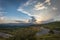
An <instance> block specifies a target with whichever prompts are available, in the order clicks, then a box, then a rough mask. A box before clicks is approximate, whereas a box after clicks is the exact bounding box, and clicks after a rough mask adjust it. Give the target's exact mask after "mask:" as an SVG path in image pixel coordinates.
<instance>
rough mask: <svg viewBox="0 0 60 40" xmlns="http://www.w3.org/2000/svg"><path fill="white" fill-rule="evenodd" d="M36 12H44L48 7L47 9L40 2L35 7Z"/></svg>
mask: <svg viewBox="0 0 60 40" xmlns="http://www.w3.org/2000/svg"><path fill="white" fill-rule="evenodd" d="M34 9H35V10H43V9H47V7H45V6H44V5H43V4H42V3H40V2H38V3H37V4H36V5H35V6H34Z"/></svg>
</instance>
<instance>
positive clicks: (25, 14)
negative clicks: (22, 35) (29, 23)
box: [0, 0, 60, 21]
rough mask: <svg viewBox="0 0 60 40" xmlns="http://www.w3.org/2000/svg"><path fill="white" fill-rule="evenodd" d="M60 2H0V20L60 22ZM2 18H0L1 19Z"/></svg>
mask: <svg viewBox="0 0 60 40" xmlns="http://www.w3.org/2000/svg"><path fill="white" fill-rule="evenodd" d="M59 1H60V0H0V19H3V20H4V18H5V19H7V20H8V19H9V20H20V19H21V20H26V19H27V20H29V19H30V18H31V16H34V17H35V18H36V20H37V21H45V20H50V19H54V20H60V19H59V17H60V5H59V4H60V2H59ZM1 16H2V17H1Z"/></svg>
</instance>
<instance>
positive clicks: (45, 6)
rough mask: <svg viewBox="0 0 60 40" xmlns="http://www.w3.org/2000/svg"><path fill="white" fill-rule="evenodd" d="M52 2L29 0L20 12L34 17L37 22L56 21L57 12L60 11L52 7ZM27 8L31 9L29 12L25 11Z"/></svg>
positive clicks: (47, 0)
mask: <svg viewBox="0 0 60 40" xmlns="http://www.w3.org/2000/svg"><path fill="white" fill-rule="evenodd" d="M51 1H52V0H45V1H44V2H41V1H39V0H35V1H34V0H28V1H27V2H26V3H24V4H23V6H20V7H19V8H18V11H20V12H22V13H25V14H27V15H28V16H34V17H35V18H36V20H37V21H45V20H49V19H54V17H55V16H56V14H57V13H55V11H56V10H58V9H57V8H56V7H53V5H51ZM31 3H32V4H31ZM32 5H33V6H32ZM26 7H29V8H30V9H28V10H27V9H25V8H26ZM22 9H23V10H22Z"/></svg>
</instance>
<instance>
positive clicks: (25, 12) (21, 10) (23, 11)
mask: <svg viewBox="0 0 60 40" xmlns="http://www.w3.org/2000/svg"><path fill="white" fill-rule="evenodd" d="M17 11H20V12H22V13H24V14H27V15H29V16H31V14H30V13H29V12H27V11H25V10H24V9H21V8H20V9H17Z"/></svg>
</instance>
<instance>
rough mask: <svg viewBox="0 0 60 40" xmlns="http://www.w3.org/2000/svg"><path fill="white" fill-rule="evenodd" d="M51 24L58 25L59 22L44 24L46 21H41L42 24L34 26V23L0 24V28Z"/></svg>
mask: <svg viewBox="0 0 60 40" xmlns="http://www.w3.org/2000/svg"><path fill="white" fill-rule="evenodd" d="M49 23H50V24H52V23H60V21H56V22H46V21H42V23H40V24H34V23H3V24H0V28H16V27H28V26H32V25H41V24H49Z"/></svg>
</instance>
